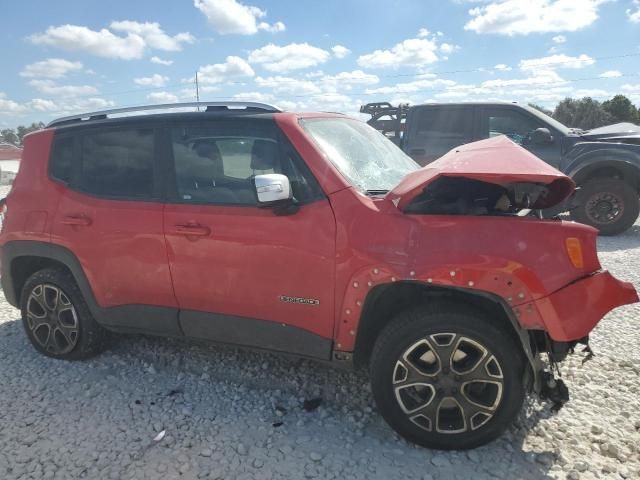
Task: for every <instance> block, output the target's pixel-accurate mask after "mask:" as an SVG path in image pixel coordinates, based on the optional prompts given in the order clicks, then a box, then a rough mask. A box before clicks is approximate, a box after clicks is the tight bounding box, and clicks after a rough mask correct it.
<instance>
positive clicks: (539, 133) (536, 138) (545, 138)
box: [531, 128, 553, 145]
mask: <svg viewBox="0 0 640 480" xmlns="http://www.w3.org/2000/svg"><path fill="white" fill-rule="evenodd" d="M552 142H553V136H552V135H551V132H550V131H549V129H548V128H536V129H535V130H534V131H533V132H531V143H533V144H535V145H547V144H549V143H552Z"/></svg>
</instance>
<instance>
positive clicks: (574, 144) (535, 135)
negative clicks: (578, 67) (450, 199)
mask: <svg viewBox="0 0 640 480" xmlns="http://www.w3.org/2000/svg"><path fill="white" fill-rule="evenodd" d="M360 112H361V113H365V114H369V115H371V118H370V119H369V120H368V122H367V123H368V124H369V125H371V126H373V127H374V128H376V129H377V130H380V131H381V132H383V133H384V134H385V135H386V136H387V137H389V138H390V139H391V140H392V141H393V142H394V143H396V145H398V146H399V147H400V148H401V149H402V150H404V151H405V153H407V154H408V155H409V156H410V157H412V158H413V159H414V160H415V161H416V162H418V163H419V164H420V165H426V164H428V163H431V162H432V161H434V160H435V159H437V158H439V157H441V156H442V155H444V154H445V153H447V152H448V151H449V150H451V149H452V148H455V147H457V146H459V145H462V144H465V143H470V142H474V141H476V140H482V139H485V138H491V137H495V136H498V135H506V136H507V137H509V138H510V139H511V140H513V141H514V142H515V143H517V144H518V145H521V146H522V147H524V148H526V149H527V150H529V151H530V152H531V153H533V154H534V155H536V156H537V157H539V158H541V159H542V160H544V161H545V162H547V163H548V164H550V165H551V166H553V167H555V168H557V169H558V170H560V171H562V172H563V173H565V174H566V175H568V176H569V177H571V178H572V179H573V180H574V182H576V184H577V185H578V187H579V188H578V189H577V190H576V193H575V194H574V195H573V196H572V197H571V198H570V199H569V200H568V201H567V202H565V203H564V204H562V205H560V206H558V207H557V208H555V209H553V210H550V211H548V212H544V214H545V216H554V215H557V214H558V213H561V212H563V211H569V212H570V215H571V218H572V220H575V221H577V222H580V223H585V224H587V225H591V226H593V227H596V228H597V229H598V230H599V231H600V234H601V235H617V234H619V233H622V232H624V231H626V230H627V229H629V228H630V227H631V226H632V225H633V224H634V223H635V221H636V219H637V218H638V213H639V212H640V197H639V196H638V193H639V191H640V127H639V126H637V125H633V124H631V123H618V124H615V125H610V126H607V127H602V128H597V129H594V130H588V131H585V130H580V129H577V128H569V127H566V126H565V125H563V124H562V123H560V122H558V121H557V120H555V119H553V118H551V117H550V116H548V115H545V114H544V113H542V112H540V111H539V110H537V109H535V108H533V107H529V106H526V105H521V104H518V103H508V102H501V103H500V102H495V103H451V104H449V103H447V104H435V103H433V104H423V105H413V106H409V105H407V104H401V105H399V106H393V105H391V104H390V103H387V102H382V103H369V104H367V105H363V106H362V107H361V108H360Z"/></svg>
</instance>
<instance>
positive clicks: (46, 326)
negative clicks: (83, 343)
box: [26, 283, 79, 355]
mask: <svg viewBox="0 0 640 480" xmlns="http://www.w3.org/2000/svg"><path fill="white" fill-rule="evenodd" d="M26 313H27V314H26V319H27V326H28V328H29V330H30V331H31V334H32V337H33V339H34V340H35V341H36V342H37V343H38V344H39V345H40V346H41V347H42V348H43V349H44V350H45V351H47V352H49V353H52V354H54V355H64V354H66V353H69V352H71V351H72V350H73V349H74V347H75V346H76V344H77V343H78V337H79V322H78V315H77V313H76V309H75V307H74V306H73V304H72V303H71V300H70V299H69V297H68V296H67V294H65V293H64V292H63V291H62V290H61V289H60V288H58V287H56V286H55V285H52V284H48V283H43V284H40V285H36V286H35V287H34V288H33V289H32V290H31V292H30V293H29V298H28V300H27V308H26Z"/></svg>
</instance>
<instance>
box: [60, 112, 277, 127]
mask: <svg viewBox="0 0 640 480" xmlns="http://www.w3.org/2000/svg"><path fill="white" fill-rule="evenodd" d="M273 115H274V114H273V113H255V112H251V113H248V112H171V113H151V114H145V115H135V116H125V117H114V118H97V119H89V120H82V121H77V122H69V123H60V124H53V125H51V127H49V128H53V129H54V130H60V131H63V130H75V129H78V128H84V127H91V126H98V125H99V126H113V125H130V124H138V125H139V124H141V123H146V124H156V123H163V122H167V121H169V120H171V121H175V120H180V121H188V122H195V121H201V120H204V119H207V120H210V119H222V118H226V119H228V118H245V119H261V120H268V119H272V118H273Z"/></svg>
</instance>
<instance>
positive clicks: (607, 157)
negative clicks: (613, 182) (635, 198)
mask: <svg viewBox="0 0 640 480" xmlns="http://www.w3.org/2000/svg"><path fill="white" fill-rule="evenodd" d="M568 175H569V176H570V177H571V178H572V179H573V180H574V181H575V182H576V184H577V185H584V184H585V183H586V182H588V181H589V180H593V179H603V178H614V179H618V180H622V181H624V182H626V183H628V184H629V185H631V186H632V187H633V188H634V189H635V190H636V191H640V160H638V159H636V158H635V157H627V156H625V155H624V154H621V153H618V154H616V155H612V154H611V153H610V152H600V153H597V152H596V153H594V154H591V155H588V156H586V157H585V158H582V159H581V161H580V162H578V164H577V165H575V167H574V168H573V169H572V170H571V171H570V172H568Z"/></svg>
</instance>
